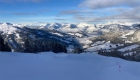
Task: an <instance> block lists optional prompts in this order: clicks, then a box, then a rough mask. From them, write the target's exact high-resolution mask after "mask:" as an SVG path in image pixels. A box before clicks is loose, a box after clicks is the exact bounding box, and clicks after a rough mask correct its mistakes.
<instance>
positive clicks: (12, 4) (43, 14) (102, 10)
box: [0, 0, 140, 24]
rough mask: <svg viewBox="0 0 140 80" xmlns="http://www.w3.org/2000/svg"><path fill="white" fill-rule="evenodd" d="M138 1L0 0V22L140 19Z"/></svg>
mask: <svg viewBox="0 0 140 80" xmlns="http://www.w3.org/2000/svg"><path fill="white" fill-rule="evenodd" d="M139 4H140V0H117V1H114V0H0V23H4V22H10V23H25V24H30V23H31V24H32V23H36V24H39V23H46V22H66V23H80V22H86V23H102V22H108V21H140V11H138V10H140V5H139Z"/></svg>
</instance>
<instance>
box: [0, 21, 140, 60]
mask: <svg viewBox="0 0 140 80" xmlns="http://www.w3.org/2000/svg"><path fill="white" fill-rule="evenodd" d="M0 32H1V37H2V39H1V41H3V42H4V44H6V43H7V44H8V46H9V48H10V49H11V50H12V51H15V52H43V51H53V52H67V53H81V52H98V53H99V54H101V55H106V56H114V57H121V58H124V59H127V60H136V61H140V37H139V35H140V22H136V23H133V22H117V21H115V22H108V23H105V24H87V23H79V24H69V23H46V24H42V25H38V26H32V25H21V24H11V23H1V24H0ZM4 44H3V45H4ZM40 47H43V49H41V48H40ZM35 50H36V51H35Z"/></svg>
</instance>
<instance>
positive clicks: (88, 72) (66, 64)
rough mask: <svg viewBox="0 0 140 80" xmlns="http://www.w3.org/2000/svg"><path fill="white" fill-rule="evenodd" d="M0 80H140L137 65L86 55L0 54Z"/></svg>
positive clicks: (50, 53)
mask: <svg viewBox="0 0 140 80" xmlns="http://www.w3.org/2000/svg"><path fill="white" fill-rule="evenodd" d="M0 80H140V63H139V62H131V61H126V60H122V59H119V58H114V57H105V56H100V55H97V54H90V53H89V54H63V53H61V54H54V53H52V52H46V53H40V54H30V53H7V52H5V53H2V52H0Z"/></svg>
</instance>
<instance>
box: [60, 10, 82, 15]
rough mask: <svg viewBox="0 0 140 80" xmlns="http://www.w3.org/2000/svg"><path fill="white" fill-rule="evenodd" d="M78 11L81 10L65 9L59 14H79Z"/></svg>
mask: <svg viewBox="0 0 140 80" xmlns="http://www.w3.org/2000/svg"><path fill="white" fill-rule="evenodd" d="M78 13H80V11H79V10H65V11H61V12H60V13H59V15H67V14H78Z"/></svg>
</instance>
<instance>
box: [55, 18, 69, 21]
mask: <svg viewBox="0 0 140 80" xmlns="http://www.w3.org/2000/svg"><path fill="white" fill-rule="evenodd" d="M55 20H58V21H66V20H67V19H61V18H56V19H55Z"/></svg>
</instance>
